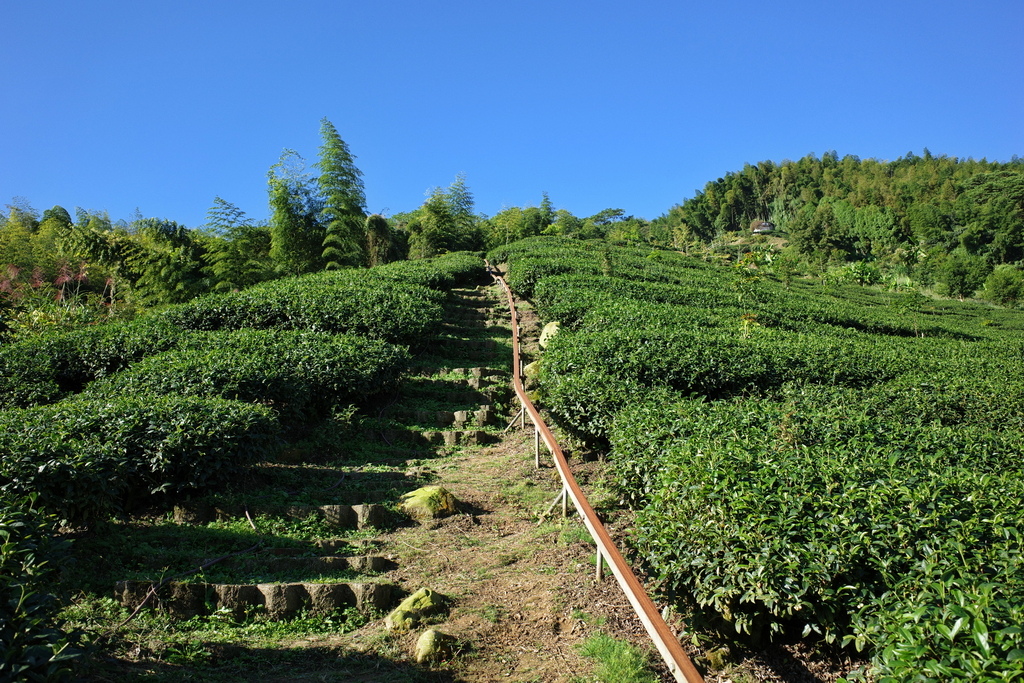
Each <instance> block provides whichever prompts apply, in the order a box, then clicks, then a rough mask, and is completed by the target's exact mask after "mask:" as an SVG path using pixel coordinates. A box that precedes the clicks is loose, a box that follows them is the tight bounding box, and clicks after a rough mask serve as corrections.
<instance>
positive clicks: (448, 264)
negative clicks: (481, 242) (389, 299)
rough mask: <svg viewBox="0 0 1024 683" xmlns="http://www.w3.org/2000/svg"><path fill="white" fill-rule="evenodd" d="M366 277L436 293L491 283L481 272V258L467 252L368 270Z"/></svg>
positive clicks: (398, 262)
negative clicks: (414, 286)
mask: <svg viewBox="0 0 1024 683" xmlns="http://www.w3.org/2000/svg"><path fill="white" fill-rule="evenodd" d="M367 277H369V278H382V279H392V280H398V281H400V282H405V283H409V284H414V285H422V286H423V287H429V288H430V289H439V290H447V289H451V288H453V287H467V286H470V285H475V284H479V283H481V282H490V278H488V277H487V276H486V272H485V270H484V260H483V258H481V257H480V255H479V254H474V253H471V252H466V251H459V252H453V253H451V254H444V255H442V256H435V257H434V258H429V259H415V260H412V261H394V262H392V263H387V264H384V265H382V266H376V267H374V268H371V269H370V270H369V271H368V272H367Z"/></svg>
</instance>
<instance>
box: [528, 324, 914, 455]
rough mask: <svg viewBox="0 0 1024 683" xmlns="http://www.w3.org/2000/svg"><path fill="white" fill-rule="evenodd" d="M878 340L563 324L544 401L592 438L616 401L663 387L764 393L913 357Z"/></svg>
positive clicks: (861, 378) (896, 366) (859, 375)
mask: <svg viewBox="0 0 1024 683" xmlns="http://www.w3.org/2000/svg"><path fill="white" fill-rule="evenodd" d="M910 362H911V361H910V359H908V358H906V357H905V356H904V355H903V354H900V353H899V352H898V350H894V349H892V348H889V347H887V346H886V345H884V344H877V343H864V342H861V343H859V344H858V343H855V342H854V341H852V340H847V339H838V338H830V337H819V336H815V335H807V334H797V333H791V332H784V331H779V330H762V331H761V332H760V334H756V335H751V336H749V337H744V336H743V335H742V333H741V332H740V331H739V330H731V329H722V328H705V329H699V328H688V327H647V328H644V327H608V328H606V329H604V330H600V329H596V328H595V329H594V330H591V329H589V328H588V329H587V330H584V331H577V332H572V331H567V332H564V333H560V334H559V335H557V336H556V337H555V338H554V339H553V340H552V342H551V343H550V345H549V347H548V349H547V352H546V353H545V355H544V358H543V361H542V363H541V373H540V378H541V385H542V387H543V391H544V398H545V403H546V405H547V406H548V407H549V408H550V409H551V410H552V411H553V412H554V413H556V414H557V415H558V416H559V417H560V418H562V419H563V420H566V421H567V422H568V423H570V424H571V425H572V426H573V427H574V428H576V429H578V430H580V431H582V433H583V435H584V436H588V437H590V438H591V439H599V440H600V439H603V438H604V437H606V436H607V426H608V424H609V422H610V420H611V419H612V418H613V417H614V415H615V414H616V413H617V412H618V410H619V409H621V407H622V406H623V405H625V403H627V402H628V401H629V400H631V398H632V397H634V396H636V395H637V394H638V393H641V394H642V393H643V392H645V391H649V390H650V389H652V388H656V387H664V388H667V389H671V390H674V391H676V392H679V393H681V394H683V395H691V396H695V397H703V398H708V399H717V398H726V397H729V396H734V395H737V394H762V395H763V394H766V393H768V392H770V391H772V390H773V389H775V388H777V387H779V386H781V385H782V384H784V383H786V382H792V381H797V382H806V383H812V384H828V385H845V386H863V385H870V384H874V383H876V382H879V381H882V380H885V379H888V378H891V377H894V376H896V375H897V374H899V372H900V371H901V370H903V369H905V368H907V367H909V365H910Z"/></svg>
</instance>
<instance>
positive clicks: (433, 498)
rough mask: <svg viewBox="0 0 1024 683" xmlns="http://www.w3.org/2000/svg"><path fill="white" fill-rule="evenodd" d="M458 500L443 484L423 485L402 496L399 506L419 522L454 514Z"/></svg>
mask: <svg viewBox="0 0 1024 683" xmlns="http://www.w3.org/2000/svg"><path fill="white" fill-rule="evenodd" d="M458 505H459V502H458V501H457V500H456V499H455V496H453V495H452V494H451V493H450V492H449V491H448V489H446V488H444V487H443V486H424V487H423V488H419V489H416V490H415V491H410V492H409V493H406V494H405V495H403V496H402V502H401V504H400V507H401V509H402V511H403V512H405V514H407V515H409V516H410V517H412V518H413V519H415V520H417V521H419V522H425V521H429V520H431V519H438V518H440V517H447V516H448V515H454V514H455V513H456V512H457V511H458Z"/></svg>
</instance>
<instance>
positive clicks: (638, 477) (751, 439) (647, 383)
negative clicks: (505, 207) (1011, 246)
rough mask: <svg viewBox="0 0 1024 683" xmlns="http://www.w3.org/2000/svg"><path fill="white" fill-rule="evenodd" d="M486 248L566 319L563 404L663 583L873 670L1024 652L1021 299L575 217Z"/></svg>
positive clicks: (952, 674)
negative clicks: (623, 234) (822, 644)
mask: <svg viewBox="0 0 1024 683" xmlns="http://www.w3.org/2000/svg"><path fill="white" fill-rule="evenodd" d="M497 252H498V253H495V252H492V257H498V256H500V257H501V259H500V260H504V261H507V263H508V272H509V278H508V279H509V282H510V284H512V286H513V288H515V289H517V290H518V293H519V294H521V295H526V296H532V297H534V299H535V303H536V306H537V309H538V311H539V312H540V314H541V316H542V318H543V319H544V320H551V319H557V320H559V321H560V322H562V325H563V330H562V332H561V333H560V334H559V335H558V336H556V337H555V338H554V339H553V340H552V343H551V344H550V346H549V347H548V348H547V350H546V351H545V353H544V355H543V356H542V357H541V373H540V382H541V392H542V396H543V401H544V402H545V404H546V407H548V408H549V409H550V410H551V412H552V413H553V414H554V415H555V416H556V417H558V418H559V420H560V422H561V423H562V426H563V427H565V428H567V429H569V430H571V431H572V432H574V433H575V434H577V435H579V436H582V437H584V438H586V439H590V440H597V441H601V440H603V439H607V440H608V441H609V443H610V445H611V448H612V452H611V456H610V463H611V464H610V473H611V479H612V483H613V486H614V487H615V489H616V491H617V493H618V494H619V496H620V497H621V499H622V500H623V502H625V503H626V504H628V505H630V506H632V507H634V508H635V509H636V510H637V517H636V520H637V526H636V530H635V533H634V534H633V536H632V543H633V545H634V549H635V551H636V554H637V557H639V558H640V559H641V561H642V562H644V563H645V564H646V565H647V568H648V569H649V570H650V572H651V573H652V574H653V575H655V576H657V577H658V578H659V580H660V585H661V587H662V589H663V590H664V591H665V592H666V593H668V594H669V595H670V596H672V597H674V598H675V599H677V600H678V601H680V602H683V603H687V604H688V605H689V606H690V607H692V608H693V609H695V610H696V613H698V614H703V615H705V616H706V617H707V618H708V619H709V620H710V621H711V622H714V623H716V624H717V625H718V626H720V627H725V628H728V629H729V630H732V631H734V632H739V633H743V634H746V635H747V636H749V637H751V638H753V639H755V640H756V639H764V638H769V637H772V636H773V635H778V634H782V633H785V634H787V635H790V634H795V635H800V634H803V635H805V636H809V637H815V638H822V639H824V640H827V641H830V642H842V643H843V644H845V645H847V646H849V647H856V648H865V649H867V651H868V652H869V653H870V655H871V657H872V664H871V667H870V669H869V671H868V672H866V674H865V675H866V676H867V677H868V678H869V679H873V680H886V681H898V680H925V679H928V680H935V679H939V680H953V679H955V680H1016V678H1020V677H1021V675H1022V667H1024V640H1022V638H1024V636H1022V633H1024V631H1022V627H1021V626H1020V624H1021V623H1024V618H1022V617H1024V614H1022V612H1021V609H1022V608H1021V605H1022V604H1024V559H1022V552H1021V541H1022V534H1024V518H1022V517H1021V512H1020V505H1019V502H1020V500H1021V499H1022V497H1024V464H1022V462H1021V459H1020V454H1021V452H1024V436H1022V434H1024V341H1022V340H1024V337H1022V334H1021V333H1022V332H1024V318H1021V317H1020V316H1019V314H1018V315H1016V316H1013V315H1011V313H1012V312H1009V311H1003V310H999V309H994V308H981V307H978V306H967V305H961V304H956V303H954V302H942V301H933V300H929V299H926V298H925V297H922V296H916V295H915V296H912V295H909V294H904V293H891V292H883V291H880V290H877V289H875V290H872V289H866V288H863V287H853V286H833V285H829V286H823V285H821V284H817V283H809V282H803V281H795V282H793V283H791V285H790V286H788V287H783V286H782V285H781V284H780V283H776V282H774V281H772V280H771V279H770V278H768V277H765V276H764V274H763V273H761V272H759V271H755V270H752V269H748V268H738V267H735V266H729V267H712V266H709V265H707V264H703V263H701V262H698V261H694V260H692V259H687V258H686V257H684V256H681V255H676V254H668V253H663V252H652V251H649V250H643V249H618V248H614V247H610V246H608V245H599V244H593V243H579V242H577V243H573V242H571V241H567V240H558V241H551V242H549V241H545V240H543V239H534V240H525V241H522V242H517V243H513V244H511V245H507V246H506V247H502V248H501V249H500V250H497Z"/></svg>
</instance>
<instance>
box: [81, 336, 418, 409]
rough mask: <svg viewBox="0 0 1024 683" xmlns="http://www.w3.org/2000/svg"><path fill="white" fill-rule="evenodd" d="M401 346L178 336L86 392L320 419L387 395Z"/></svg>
mask: <svg viewBox="0 0 1024 683" xmlns="http://www.w3.org/2000/svg"><path fill="white" fill-rule="evenodd" d="M409 358H410V356H409V352H408V351H406V350H405V349H404V348H403V347H400V346H395V345H394V344H388V343H386V342H382V341H379V340H376V339H367V338H365V337H360V336H357V335H350V334H325V333H321V332H306V331H299V330H234V331H224V332H208V333H196V334H187V335H183V336H182V337H181V338H180V339H179V343H178V348H176V349H174V350H171V351H165V352H163V353H160V354H157V355H155V356H149V357H148V358H145V359H143V360H141V361H139V362H138V363H135V364H134V365H132V366H131V367H129V368H128V369H126V370H123V371H122V372H119V373H116V374H113V375H110V376H109V377H106V378H104V379H101V380H98V381H96V382H94V383H93V384H91V385H89V387H88V389H87V390H86V392H85V393H86V395H89V396H95V397H105V396H123V395H133V394H137V393H151V394H161V395H169V394H177V395H180V396H203V397H207V398H214V397H219V398H231V399H237V400H240V401H249V402H253V403H262V404H266V405H270V406H273V407H274V410H275V412H276V413H277V414H278V415H280V417H281V419H282V421H283V422H285V423H299V424H301V423H306V422H309V421H311V420H315V419H317V418H322V417H325V416H327V415H329V414H330V413H331V411H332V410H333V409H334V408H335V407H337V406H339V405H342V404H347V403H363V402H364V401H365V400H367V399H368V398H370V397H372V396H374V395H376V394H378V393H380V392H381V391H385V390H387V389H388V388H389V387H391V386H392V385H393V384H394V382H395V381H396V380H397V379H398V377H399V375H400V374H401V373H402V372H403V371H404V370H405V369H406V368H407V367H408V365H409Z"/></svg>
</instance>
